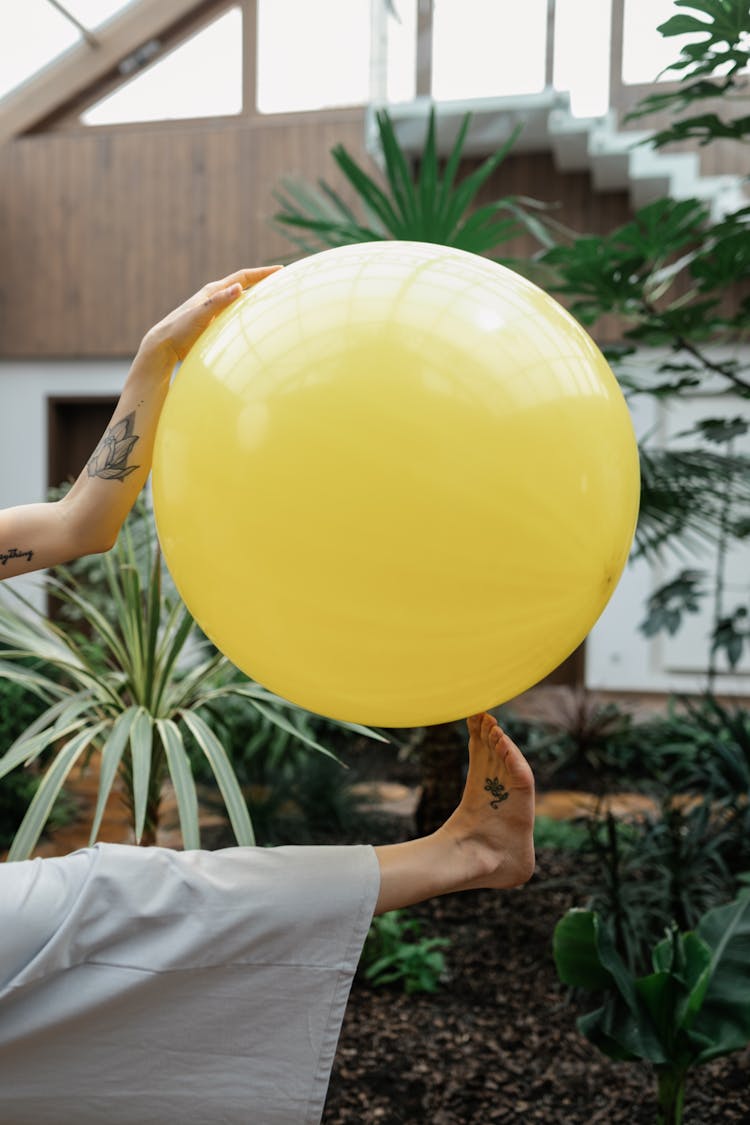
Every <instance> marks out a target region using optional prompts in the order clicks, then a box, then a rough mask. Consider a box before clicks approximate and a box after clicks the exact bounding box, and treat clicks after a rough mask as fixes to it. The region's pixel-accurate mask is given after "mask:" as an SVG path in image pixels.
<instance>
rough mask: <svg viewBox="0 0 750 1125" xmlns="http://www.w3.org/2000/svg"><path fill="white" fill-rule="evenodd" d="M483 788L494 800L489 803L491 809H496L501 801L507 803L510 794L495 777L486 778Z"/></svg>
mask: <svg viewBox="0 0 750 1125" xmlns="http://www.w3.org/2000/svg"><path fill="white" fill-rule="evenodd" d="M484 788H485V789H486V791H487V792H488V793H491V794H492V796H493V797H494V800H492V801H490V805H491V806H492V808H493V809H496V808H497V807H498V806H499V805H500V802H501V801H507V800H508V797H510V793H508V792H507V790H506V788H505V786H504V785H503V783H502V782H501V781H498V779H497V778H496V777H488V778H487V780H486V781H485V783H484Z"/></svg>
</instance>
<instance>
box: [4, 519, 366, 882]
mask: <svg viewBox="0 0 750 1125" xmlns="http://www.w3.org/2000/svg"><path fill="white" fill-rule="evenodd" d="M137 554H141V552H137V551H136V547H135V545H134V541H133V536H132V535H131V533H130V532H129V530H126V531H125V532H124V533H123V534H122V535H121V536H120V539H119V541H118V543H117V545H116V546H115V548H114V549H113V550H112V551H111V552H110V553H109V554H108V555H106V556H104V558H103V565H104V576H105V582H106V588H107V592H108V595H109V603H108V604H109V608H110V610H111V612H105V611H103V610H102V609H101V608H99V605H100V604H101V603H100V601H98V600H97V599H96V598H94V597H92V592H91V591H90V590H89V588H88V587H87V586H86V585H84V584H82V583H81V582H80V581H79V580H78V579H77V578H76V577H75V576H74V574H73V573H72V572H71V571H66V570H61V571H60V572H59V575H60V576H56V577H49V578H47V579H46V584H47V586H48V589H49V591H50V592H51V593H52V594H54V596H55V597H56V598H57V599H59V600H60V601H62V602H63V603H64V604H66V605H68V606H70V607H71V608H72V609H74V610H75V611H76V621H77V622H78V623H79V626H80V627H76V626H73V625H70V624H68V625H64V624H63V625H61V624H56V623H55V622H53V621H51V620H49V619H48V617H47V615H46V614H45V613H43V612H41V611H40V610H38V609H37V608H36V607H35V606H34V605H33V604H32V603H31V602H29V601H28V600H27V599H25V598H23V597H22V596H21V595H19V594H18V593H15V592H14V593H11V595H10V596H11V599H13V600H15V601H16V603H17V607H18V608H12V607H11V604H9V602H8V600H7V599H5V598H3V600H2V601H0V645H2V646H5V651H2V652H1V653H0V655H1V656H2V659H1V660H0V676H5V677H7V678H9V679H13V680H15V681H17V682H19V683H21V684H23V685H24V686H26V687H27V688H29V689H31V690H33V691H35V692H36V693H37V694H38V695H40V696H42V698H44V699H45V700H46V701H47V703H48V706H47V708H46V710H44V712H43V713H42V714H41V715H40V716H39V718H37V719H36V721H35V722H33V723H32V724H31V726H29V727H28V729H27V730H25V731H24V733H23V734H22V735H20V736H19V737H18V738H17V739H16V740H15V742H14V743H13V744H12V745H11V746H10V748H9V749H8V750H7V751H6V752H5V754H4V755H3V756H2V758H0V778H2V777H4V776H5V775H6V774H8V773H9V772H10V771H11V770H12V769H14V768H15V767H16V766H18V765H20V764H21V763H26V764H31V763H32V762H34V761H35V760H36V759H38V758H39V756H40V755H41V754H42V753H43V752H44V751H46V750H48V749H49V748H53V749H54V751H55V753H54V757H53V758H52V761H51V762H50V764H49V766H48V767H47V769H46V772H45V773H44V776H43V778H42V780H41V783H40V785H39V788H38V789H37V792H36V794H35V796H34V798H33V800H32V802H31V804H30V806H29V808H28V811H27V813H26V816H25V817H24V819H23V821H22V823H21V826H20V828H19V830H18V833H17V835H16V837H15V839H14V841H13V844H12V847H11V849H10V852H9V855H8V859H9V860H19V859H24V858H26V857H27V856H28V855H29V854H30V853H31V851H32V849H33V848H34V846H35V844H36V842H37V840H38V839H39V836H40V834H41V832H42V830H43V828H44V825H45V823H46V822H47V818H48V817H49V814H50V811H51V810H52V807H53V805H54V803H55V799H56V797H57V795H58V794H59V792H60V790H61V788H62V786H63V785H64V783H65V780H66V778H67V777H68V775H69V774H70V772H71V770H72V769H73V768H74V767H75V766H76V764H77V763H79V762H86V761H88V759H90V757H91V756H92V755H93V754H95V753H98V754H99V755H100V780H99V791H98V799H97V804H96V809H95V813H94V818H93V823H92V825H91V833H90V843H92V844H93V843H94V841H95V840H96V839H97V835H98V833H99V828H100V825H101V821H102V816H103V813H104V809H105V806H106V804H107V801H108V798H109V796H110V793H111V791H112V787H113V784H114V782H115V779H116V778H117V777H118V775H119V778H120V779H121V782H122V783H123V790H124V797H125V801H126V803H127V805H128V807H129V808H130V810H131V813H132V817H133V828H134V833H135V839H136V841H137V842H138V843H141V844H144V845H145V844H152V843H154V842H155V839H156V829H157V825H158V821H159V804H160V799H161V792H162V787H163V784H164V782H165V780H166V779H167V778H168V777H169V778H171V780H172V783H173V785H174V790H175V796H176V800H177V807H178V812H179V818H180V828H181V831H182V838H183V844H184V846H185V847H186V848H197V847H200V832H199V824H198V799H197V793H196V787H195V781H194V778H193V774H192V770H191V766H190V759H189V757H188V754H187V752H186V749H185V738H186V736H187V735H189V736H191V737H192V739H193V740H194V742H195V744H196V745H197V746H198V748H199V749H200V751H201V752H202V754H203V755H204V756H205V759H206V761H207V762H208V764H209V766H210V768H211V771H212V772H213V775H214V776H215V778H216V782H217V784H218V787H219V791H220V793H221V796H222V799H223V801H224V804H225V807H226V811H227V814H228V816H229V820H230V823H231V826H232V829H233V831H234V834H235V837H236V839H237V842H238V843H239V844H252V843H254V834H253V827H252V823H251V819H250V814H249V812H248V808H247V804H246V801H245V798H244V796H243V793H242V790H241V788H240V785H239V783H238V781H237V778H236V776H235V773H234V770H233V768H232V763H231V761H230V759H229V757H228V755H227V752H226V750H225V749H224V747H223V745H222V743H221V742H220V741H219V739H218V738H217V736H216V734H215V733H214V732H213V730H212V729H211V727H210V725H209V724H208V723H207V722H206V718H205V717H204V714H203V712H204V710H205V709H206V708H209V707H210V706H211V705H215V704H216V703H217V702H219V701H220V700H221V699H222V698H224V697H226V696H228V695H235V696H241V697H243V698H244V699H246V700H247V703H248V705H249V706H251V707H253V708H255V710H256V711H257V712H258V713H259V714H260V715H262V716H264V717H265V718H266V719H268V720H270V721H271V722H272V723H274V724H275V725H276V726H278V727H280V728H282V729H283V730H285V731H288V732H289V733H291V734H293V735H294V736H295V737H296V738H298V739H299V740H300V741H301V742H303V743H306V744H307V745H308V746H310V747H312V748H314V749H315V750H317V751H319V752H321V753H323V754H330V752H329V751H328V750H326V748H325V747H323V746H321V745H320V744H319V743H317V742H316V741H315V740H314V739H313V738H311V737H310V735H309V734H308V733H307V729H306V727H305V725H304V723H303V722H301V721H300V720H301V717H302V715H303V712H300V711H299V710H298V709H297V708H296V707H294V706H293V705H292V704H290V703H286V702H285V701H284V700H281V699H279V698H278V696H275V695H273V694H272V693H271V692H269V691H267V690H266V689H265V688H263V687H261V686H260V685H259V684H256V683H254V682H252V681H250V680H247V679H246V678H244V677H242V676H241V675H240V673H238V672H237V670H236V669H235V668H234V667H233V666H232V665H231V664H230V663H229V662H228V661H227V659H226V658H225V657H224V656H222V655H221V654H220V653H217V652H216V650H215V649H213V647H212V646H210V645H209V644H208V643H207V642H206V640H205V638H203V636H202V635H201V634H200V633H199V631H198V629H197V627H196V626H195V623H194V621H193V619H192V617H191V615H190V613H189V611H188V610H187V609H186V607H185V606H184V604H183V603H182V602H181V601H180V599H179V598H178V597H176V596H172V597H170V596H168V595H165V594H164V593H163V590H162V562H161V557H160V552H159V548H158V545H157V544H156V542H155V540H154V537H153V536H151V542H150V547H149V550H148V552H147V573H144V567H143V559H142V558H141V565H140V567H139V559H138V557H137ZM30 662H31V663H30ZM342 725H347V724H342ZM351 729H354V730H357V731H359V732H360V733H367V734H372V732H369V731H366V730H365V728H361V727H356V726H354V725H352V726H351ZM373 737H378V736H375V735H373ZM331 756H332V755H331Z"/></svg>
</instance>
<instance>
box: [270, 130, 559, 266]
mask: <svg viewBox="0 0 750 1125" xmlns="http://www.w3.org/2000/svg"><path fill="white" fill-rule="evenodd" d="M470 123H471V118H470V115H468V114H467V116H466V117H465V118H464V120H463V123H462V125H461V128H460V129H459V131H458V136H457V137H456V140H455V143H454V145H453V148H452V150H451V152H450V154H449V156H448V158H447V160H446V161H445V164H444V167H442V168H441V160H440V159H439V157H438V151H437V142H436V124H435V113H434V111H432V112H431V113H430V117H429V121H428V124H427V130H426V135H425V142H424V147H423V149H422V152H421V153H420V157H419V169H418V171H415V169H414V167H413V162H412V160H411V159H410V157H409V156H408V155H407V154H406V153H405V152H404V151H403V149H402V148H401V146H400V145H399V143H398V138H397V136H396V131H395V128H394V125H393V122H392V120H391V118H390V116H389V114H388V112H387V110H380V111H379V112H378V114H377V126H378V134H379V138H380V145H381V149H382V152H383V161H384V169H383V179H382V183H378V181H377V180H376V179H375V178H374V177H373V176H371V175H370V174H369V173H368V172H367V171H366V170H365V169H364V168H363V167H362V166H361V165H360V164H359V163H358V162H357V161H356V160H355V159H354V157H353V156H351V154H350V153H349V152H347V150H346V148H345V147H344V146H343V145H340V144H339V145H336V146H335V147H334V148H333V149H332V150H331V156H332V157H333V159H334V161H335V162H336V164H337V166H338V168H339V169H340V171H341V172H342V173H343V175H344V177H345V179H346V181H347V183H348V186H349V188H350V189H351V191H352V193H353V194H354V196H355V198H356V199H357V201H358V203H359V211H360V214H357V211H356V209H355V208H354V207H351V206H350V205H349V204H348V203H347V202H345V200H344V199H343V198H342V196H341V194H340V193H339V192H337V191H336V190H335V189H334V188H333V187H331V185H330V184H328V183H327V182H326V181H325V180H319V181H318V184H317V185H311V184H308V183H306V182H305V181H302V180H297V179H286V180H284V181H283V183H282V187H281V188H280V189H279V190H277V191H276V193H275V198H276V201H277V203H278V204H279V205H280V210H279V211H277V213H276V215H275V216H274V224H275V225H276V226H277V227H278V228H279V229H281V230H282V231H283V233H284V234H285V236H286V237H287V238H288V239H289V240H290V241H291V242H293V243H294V244H295V246H297V247H298V249H299V250H302V251H303V252H304V253H306V254H310V253H315V252H316V251H318V250H325V249H328V248H330V247H333V246H344V245H347V244H348V243H353V242H373V241H375V242H378V241H381V240H382V239H390V238H394V239H400V240H402V241H412V242H435V243H439V244H441V245H443V246H456V247H458V248H459V249H461V250H469V251H471V252H473V253H475V254H489V253H493V252H495V251H497V249H498V247H499V246H501V245H502V244H503V243H505V242H508V241H509V240H510V239H511V238H513V237H514V236H516V235H517V234H519V233H521V231H522V230H523V229H527V230H530V231H532V232H533V233H534V234H535V235H536V236H537V237H538V238H539V239H540V240H541V242H542V244H543V245H547V246H549V245H551V241H552V239H551V236H550V234H549V232H548V230H547V227H546V224H545V222H543V221H541V220H540V218H539V216H538V215H537V214H536V213H535V212H541V211H542V210H543V206H544V205H543V204H541V203H538V202H536V201H535V200H532V199H529V198H527V197H525V196H523V197H521V196H504V197H503V198H502V199H497V200H494V201H493V202H491V203H486V204H483V205H481V206H478V207H477V206H475V204H476V200H477V195H478V194H479V191H480V189H481V188H482V187H484V185H485V184H486V183H487V181H488V180H489V179H490V177H491V176H492V174H493V173H494V172H495V171H496V170H497V169H498V168H499V167H500V165H501V164H502V162H503V161H504V160H505V158H506V156H507V155H508V153H509V152H510V150H511V148H512V147H513V144H514V143H515V140H516V138H517V136H518V132H519V130H515V132H514V133H513V134H512V135H511V136H510V137H509V138H508V140H507V141H506V143H505V144H504V145H503V146H502V148H500V149H499V150H498V151H497V152H495V153H493V154H492V155H491V156H488V157H487V159H486V160H484V161H483V162H482V164H481V165H480V166H479V167H478V168H477V169H475V170H474V171H473V172H471V173H470V174H469V175H467V176H464V177H463V178H462V179H461V180H460V182H459V181H458V180H457V177H458V174H459V169H460V167H461V161H462V159H463V158H464V145H465V142H466V134H467V132H468V130H469V125H470Z"/></svg>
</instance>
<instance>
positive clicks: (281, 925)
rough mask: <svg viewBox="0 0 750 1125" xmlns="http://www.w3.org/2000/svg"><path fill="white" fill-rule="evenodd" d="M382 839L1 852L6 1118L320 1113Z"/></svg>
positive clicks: (295, 1122)
mask: <svg viewBox="0 0 750 1125" xmlns="http://www.w3.org/2000/svg"><path fill="white" fill-rule="evenodd" d="M379 879H380V876H379V868H378V862H377V858H376V856H375V853H374V851H373V849H372V848H370V847H366V846H364V845H363V846H356V847H312V848H297V847H285V848H268V849H266V848H228V849H226V850H224V851H218V852H204V851H193V852H174V851H170V850H168V849H165V848H135V847H126V846H122V845H117V844H97V845H96V846H95V847H94V848H86V849H83V850H81V851H78V852H75V853H74V854H73V855H70V856H65V857H62V858H59V859H35V860H28V861H26V862H22V863H5V864H0V1125H105V1123H106V1125H230V1123H231V1125H240V1123H241V1125H315V1123H317V1122H319V1120H320V1116H321V1114H322V1111H323V1104H324V1101H325V1095H326V1091H327V1088H328V1081H329V1077H330V1070H331V1065H332V1062H333V1057H334V1053H335V1049H336V1043H337V1040H338V1036H339V1032H340V1029H341V1021H342V1019H343V1015H344V1009H345V1007H346V1001H347V998H348V995H349V989H350V987H351V981H352V977H353V975H354V972H355V969H356V966H357V962H358V960H359V956H360V953H361V950H362V944H363V942H364V939H365V937H366V935H367V930H368V927H369V924H370V921H371V918H372V914H373V911H374V908H375V902H376V899H377V895H378V891H379Z"/></svg>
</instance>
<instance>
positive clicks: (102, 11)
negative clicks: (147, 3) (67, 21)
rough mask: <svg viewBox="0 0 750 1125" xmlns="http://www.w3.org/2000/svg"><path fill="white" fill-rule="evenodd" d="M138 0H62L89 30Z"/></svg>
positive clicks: (99, 25) (72, 14)
mask: <svg viewBox="0 0 750 1125" xmlns="http://www.w3.org/2000/svg"><path fill="white" fill-rule="evenodd" d="M135 2H137V0H62V4H63V6H64V7H66V8H67V9H68V11H69V12H70V14H71V16H75V18H76V19H77V20H78V22H79V23H82V24H83V26H84V27H86V28H88V29H89V31H93V30H94V28H96V27H101V26H102V24H103V23H106V22H107V20H110V19H112V17H113V16H116V15H117V14H118V13H119V12H122V11H123V10H124V9H125V8H130V7H131V6H132V5H133V4H134V3H135Z"/></svg>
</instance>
